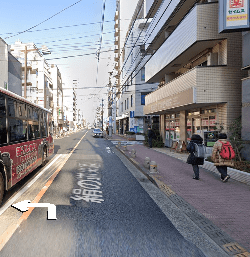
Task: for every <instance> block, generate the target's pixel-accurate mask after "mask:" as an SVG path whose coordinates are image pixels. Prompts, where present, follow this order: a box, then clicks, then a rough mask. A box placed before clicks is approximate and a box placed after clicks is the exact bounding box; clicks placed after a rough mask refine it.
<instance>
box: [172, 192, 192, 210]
mask: <svg viewBox="0 0 250 257" xmlns="http://www.w3.org/2000/svg"><path fill="white" fill-rule="evenodd" d="M170 199H171V201H173V202H174V203H175V204H176V205H177V206H178V207H179V208H181V209H182V210H183V211H185V212H196V210H195V209H194V207H192V206H191V205H190V204H189V203H187V202H186V201H185V200H183V199H182V198H181V197H180V196H178V195H176V194H175V195H171V197H170Z"/></svg>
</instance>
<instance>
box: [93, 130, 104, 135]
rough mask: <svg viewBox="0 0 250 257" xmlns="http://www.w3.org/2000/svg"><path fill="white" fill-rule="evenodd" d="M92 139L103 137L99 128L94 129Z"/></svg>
mask: <svg viewBox="0 0 250 257" xmlns="http://www.w3.org/2000/svg"><path fill="white" fill-rule="evenodd" d="M93 137H103V131H101V130H100V129H99V128H95V129H94V130H93Z"/></svg>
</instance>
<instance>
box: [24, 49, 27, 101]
mask: <svg viewBox="0 0 250 257" xmlns="http://www.w3.org/2000/svg"><path fill="white" fill-rule="evenodd" d="M24 98H27V46H25V48H24Z"/></svg>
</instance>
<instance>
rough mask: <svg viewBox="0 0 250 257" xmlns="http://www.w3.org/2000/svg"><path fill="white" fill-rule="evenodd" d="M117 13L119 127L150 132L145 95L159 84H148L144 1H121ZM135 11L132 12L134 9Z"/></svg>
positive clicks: (116, 54) (116, 43) (123, 129)
mask: <svg viewBox="0 0 250 257" xmlns="http://www.w3.org/2000/svg"><path fill="white" fill-rule="evenodd" d="M117 3H118V4H117V12H116V15H115V30H116V31H115V46H116V49H115V61H116V65H115V69H116V70H117V76H116V77H117V85H118V91H117V96H118V97H117V105H116V109H117V118H116V120H117V129H118V132H119V133H121V134H123V133H125V132H126V131H132V132H135V133H138V132H141V133H143V132H146V131H147V129H146V125H147V124H148V123H147V122H148V120H147V119H146V117H145V116H144V113H143V107H144V105H145V96H146V95H147V94H148V93H150V92H152V91H153V90H155V89H156V88H157V87H158V84H159V83H148V84H146V83H145V67H143V66H141V61H142V59H146V58H147V56H145V46H144V43H143V41H144V39H145V37H146V31H147V29H148V27H149V25H150V21H151V19H150V20H147V19H145V10H144V9H145V6H146V2H145V3H144V1H141V0H140V1H125V0H120V1H117ZM131 10H132V11H131Z"/></svg>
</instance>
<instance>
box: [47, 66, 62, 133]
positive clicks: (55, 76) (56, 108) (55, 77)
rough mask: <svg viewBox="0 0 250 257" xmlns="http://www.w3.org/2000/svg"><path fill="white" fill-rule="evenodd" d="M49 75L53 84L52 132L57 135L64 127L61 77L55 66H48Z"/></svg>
mask: <svg viewBox="0 0 250 257" xmlns="http://www.w3.org/2000/svg"><path fill="white" fill-rule="evenodd" d="M50 74H51V80H52V84H53V106H52V107H53V108H52V109H53V120H54V130H55V133H58V132H59V131H61V130H62V128H63V126H64V119H63V117H64V110H63V88H62V76H61V73H60V71H59V69H58V67H57V66H56V65H55V64H52V65H50Z"/></svg>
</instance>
